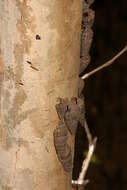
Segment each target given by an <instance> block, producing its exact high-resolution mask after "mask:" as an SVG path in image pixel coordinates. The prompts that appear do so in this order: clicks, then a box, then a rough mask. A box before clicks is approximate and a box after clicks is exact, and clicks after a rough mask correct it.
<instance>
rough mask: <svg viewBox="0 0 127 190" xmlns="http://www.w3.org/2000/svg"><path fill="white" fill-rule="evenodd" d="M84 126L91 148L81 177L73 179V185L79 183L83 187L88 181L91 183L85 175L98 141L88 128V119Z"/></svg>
mask: <svg viewBox="0 0 127 190" xmlns="http://www.w3.org/2000/svg"><path fill="white" fill-rule="evenodd" d="M84 128H85V131H86V135H87V139H88V143H89V149H88V153H87V156H86V158H85V159H84V161H83V164H82V169H81V172H80V174H79V178H78V179H77V180H72V185H77V186H80V187H81V188H82V187H83V186H85V185H86V184H87V183H89V180H85V177H86V172H87V170H88V167H89V164H90V161H91V158H92V155H93V153H94V150H95V147H96V142H97V138H96V137H95V138H94V139H92V135H91V133H90V130H89V128H88V125H87V122H86V121H85V123H84Z"/></svg>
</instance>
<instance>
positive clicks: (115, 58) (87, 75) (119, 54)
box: [81, 45, 127, 80]
mask: <svg viewBox="0 0 127 190" xmlns="http://www.w3.org/2000/svg"><path fill="white" fill-rule="evenodd" d="M126 51H127V45H126V46H125V47H124V48H123V49H122V50H121V51H120V52H119V53H118V54H117V55H115V56H114V57H113V58H112V59H110V60H109V61H107V62H106V63H104V64H103V65H101V66H100V67H97V68H96V69H94V70H93V71H91V72H89V73H86V74H85V75H83V76H82V77H81V79H83V80H86V79H87V78H89V77H90V76H91V75H93V74H95V73H96V72H98V71H100V70H102V69H104V68H105V67H108V66H110V65H111V64H112V63H114V61H115V60H117V59H118V58H119V57H120V56H121V55H122V54H123V53H125V52H126Z"/></svg>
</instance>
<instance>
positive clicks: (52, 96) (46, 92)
mask: <svg viewBox="0 0 127 190" xmlns="http://www.w3.org/2000/svg"><path fill="white" fill-rule="evenodd" d="M81 6H82V1H81V0H78V1H77V0H62V1H61V0H53V1H51V0H13V1H8V0H4V1H0V26H1V27H0V31H1V32H0V43H1V44H0V49H1V55H0V61H1V62H2V64H4V81H3V85H2V92H1V121H2V122H1V126H0V189H1V190H7V189H8V190H42V189H44V190H59V189H61V190H70V189H71V173H69V174H67V173H65V172H64V170H63V168H62V166H61V164H60V163H59V161H58V159H57V156H56V152H55V148H54V143H53V131H54V128H55V127H56V125H57V123H58V116H57V114H56V110H55V104H56V100H57V97H61V98H64V97H73V96H77V93H78V92H77V90H78V87H77V85H78V72H79V57H80V28H81V27H80V25H81V10H82V8H81Z"/></svg>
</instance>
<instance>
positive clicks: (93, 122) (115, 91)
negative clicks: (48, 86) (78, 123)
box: [74, 0, 127, 190]
mask: <svg viewBox="0 0 127 190" xmlns="http://www.w3.org/2000/svg"><path fill="white" fill-rule="evenodd" d="M93 9H94V10H95V12H96V17H95V24H94V39H93V44H92V48H91V58H92V60H91V63H90V65H89V66H88V68H87V70H86V72H88V71H91V70H92V69H94V68H96V67H97V66H99V65H102V64H103V63H104V62H105V61H107V60H109V59H110V58H112V57H113V56H114V55H115V54H116V53H118V52H119V51H120V50H121V49H122V48H124V46H125V45H126V44H127V1H126V0H121V1H120V0H101V1H97V0H95V3H94V6H93ZM84 94H85V97H86V113H87V114H86V115H87V121H88V124H89V127H90V129H91V132H92V134H93V135H94V136H97V137H98V142H97V147H96V152H95V156H94V163H91V165H90V167H89V170H88V173H87V177H88V178H89V179H90V184H89V185H88V186H87V187H86V189H88V190H91V189H92V190H126V189H127V53H125V54H124V55H122V56H121V57H120V58H119V59H118V60H117V61H116V62H115V63H114V64H113V65H112V66H110V67H108V68H106V69H105V70H103V71H100V72H98V73H97V74H95V75H93V76H91V77H90V78H89V79H88V80H87V81H86V86H85V90H84ZM85 141H86V139H85V136H84V130H83V129H81V128H79V130H78V131H77V136H76V155H75V168H74V178H77V176H78V173H79V171H80V167H81V163H82V160H83V157H84V155H85V150H86V149H87V142H85Z"/></svg>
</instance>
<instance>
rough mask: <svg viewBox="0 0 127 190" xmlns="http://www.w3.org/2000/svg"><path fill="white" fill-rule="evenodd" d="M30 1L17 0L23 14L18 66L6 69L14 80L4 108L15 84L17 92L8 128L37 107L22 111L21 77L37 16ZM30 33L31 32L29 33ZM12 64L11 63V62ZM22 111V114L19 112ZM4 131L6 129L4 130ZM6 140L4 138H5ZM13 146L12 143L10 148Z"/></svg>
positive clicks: (16, 52) (19, 22)
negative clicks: (29, 4) (33, 13)
mask: <svg viewBox="0 0 127 190" xmlns="http://www.w3.org/2000/svg"><path fill="white" fill-rule="evenodd" d="M27 2H28V1H24V0H23V1H19V0H16V5H17V8H18V9H19V13H20V15H21V17H20V19H18V20H17V25H16V26H17V32H18V34H19V37H20V42H18V43H16V44H15V45H14V52H13V53H14V58H15V62H16V64H15V65H16V68H15V70H14V68H12V67H11V66H8V68H6V71H5V79H4V80H5V81H6V80H7V81H12V83H11V82H10V86H9V87H8V89H6V90H4V97H5V99H6V102H5V103H4V108H5V109H7V110H8V109H9V108H8V105H10V104H11V103H10V99H9V98H6V97H9V96H11V95H10V89H12V88H13V84H14V86H15V87H16V90H17V94H16V96H15V97H14V100H13V102H14V104H13V107H12V109H11V110H8V113H9V117H8V114H7V115H5V118H4V120H5V121H6V126H8V129H10V130H12V129H13V128H15V127H16V125H17V124H20V122H22V121H23V120H24V119H26V118H27V116H28V115H30V114H31V113H32V112H34V111H35V109H30V110H27V111H25V112H23V113H21V111H20V109H21V106H22V105H23V103H24V102H25V100H26V98H27V96H26V93H25V91H24V89H23V88H22V85H21V79H22V75H23V61H24V55H25V54H29V52H30V48H31V46H32V41H31V36H30V34H33V33H34V29H35V27H36V26H35V18H34V16H31V13H32V9H31V8H30V7H29V6H28V5H27ZM28 33H29V34H28ZM10 65H11V64H10ZM19 113H20V114H19ZM3 131H4V130H3ZM6 133H7V134H6V135H5V134H3V136H8V134H9V133H8V132H6ZM6 139H8V141H9V142H11V139H10V138H9V137H8V138H6ZM5 141H6V143H5V144H6V145H5V146H4V147H5V148H7V149H8V142H7V140H5ZM3 142H4V140H3ZM10 147H11V144H10V146H9V148H10Z"/></svg>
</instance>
